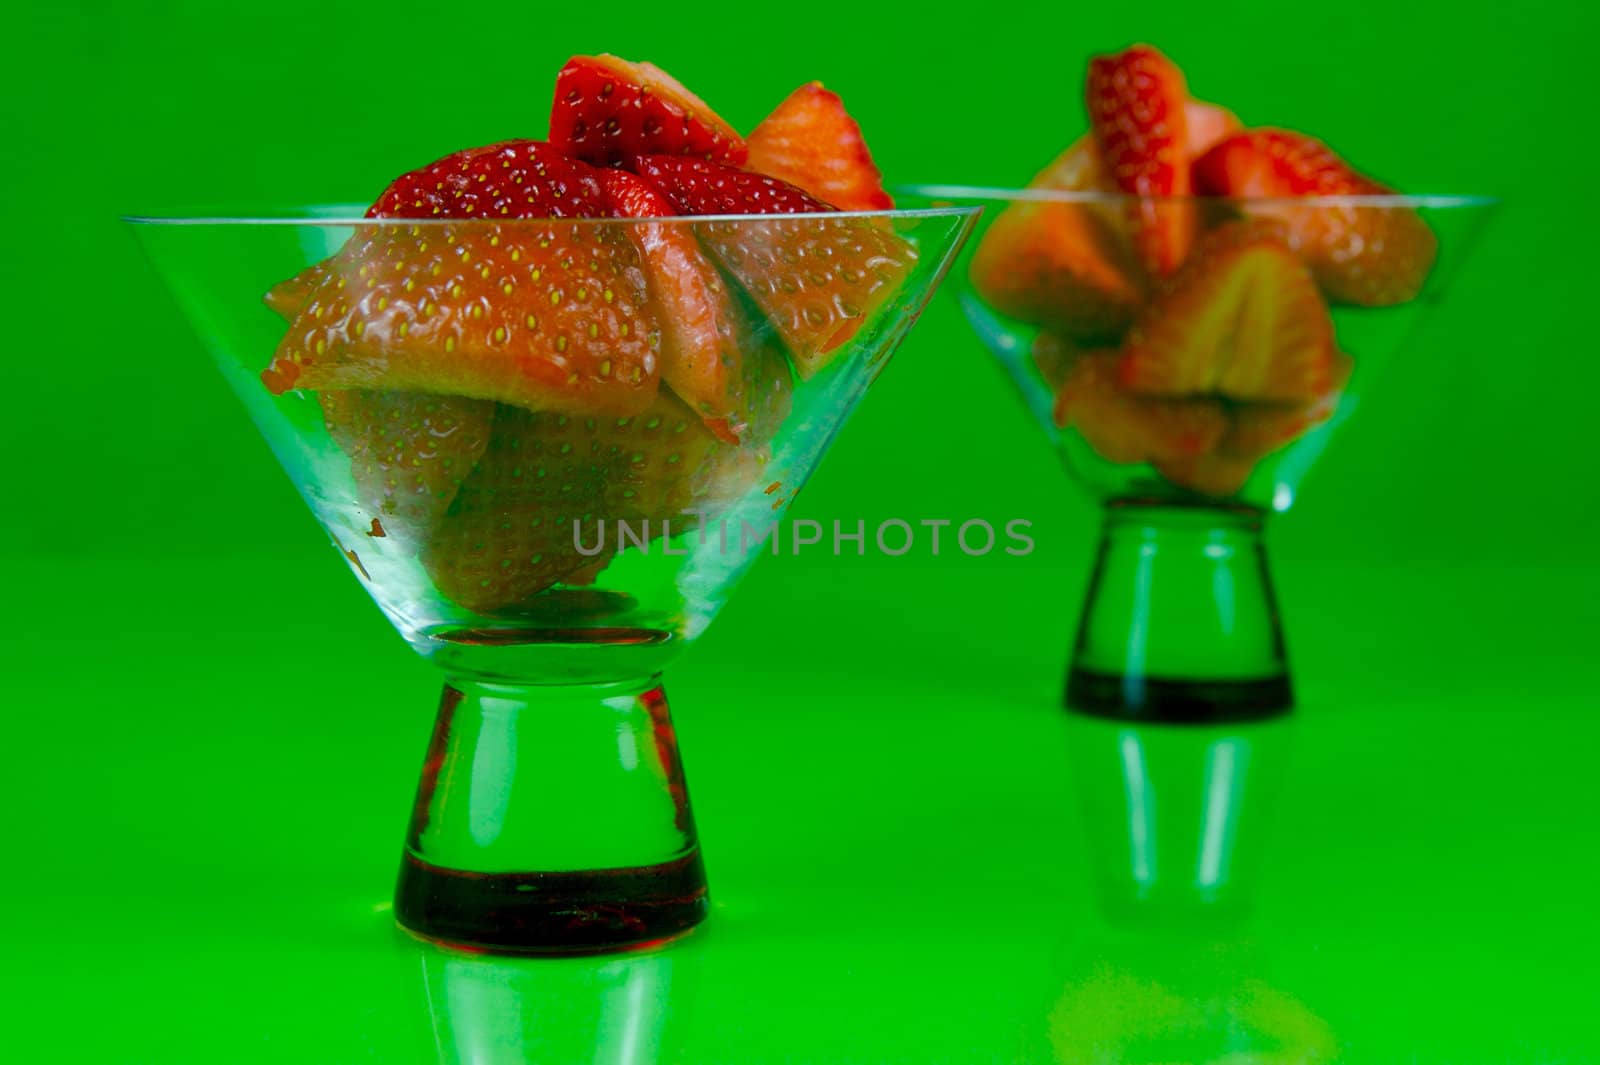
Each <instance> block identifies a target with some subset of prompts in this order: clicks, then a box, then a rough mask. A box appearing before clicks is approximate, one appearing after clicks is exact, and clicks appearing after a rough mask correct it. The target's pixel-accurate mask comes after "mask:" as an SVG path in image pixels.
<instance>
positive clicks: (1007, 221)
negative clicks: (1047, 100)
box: [969, 138, 1144, 345]
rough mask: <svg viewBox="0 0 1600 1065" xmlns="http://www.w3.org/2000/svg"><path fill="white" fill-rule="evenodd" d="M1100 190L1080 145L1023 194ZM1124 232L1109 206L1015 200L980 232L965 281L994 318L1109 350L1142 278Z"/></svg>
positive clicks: (1092, 162)
mask: <svg viewBox="0 0 1600 1065" xmlns="http://www.w3.org/2000/svg"><path fill="white" fill-rule="evenodd" d="M1103 184H1104V174H1103V171H1102V168H1101V166H1100V160H1099V154H1098V152H1097V151H1096V150H1095V146H1094V142H1093V141H1092V140H1090V139H1088V138H1085V139H1083V140H1080V141H1078V142H1077V143H1076V144H1074V145H1073V146H1072V147H1071V148H1068V149H1067V150H1066V151H1065V152H1063V153H1062V154H1061V155H1060V156H1059V157H1058V158H1057V159H1056V160H1055V161H1054V162H1052V163H1051V164H1050V165H1049V166H1048V167H1046V168H1045V169H1044V170H1043V171H1042V172H1040V173H1039V174H1038V175H1037V176H1036V177H1035V178H1034V179H1033V181H1032V182H1030V183H1029V185H1028V187H1029V188H1030V189H1042V190H1054V191H1063V192H1090V191H1096V190H1098V189H1100V188H1101V187H1102V186H1103ZM1126 229H1127V227H1126V225H1125V224H1124V222H1123V219H1122V217H1121V214H1120V212H1118V211H1117V210H1116V209H1115V208H1113V207H1112V206H1111V205H1110V204H1106V203H1094V202H1084V203H1069V202H1038V201H1019V202H1017V203H1013V204H1011V205H1009V206H1008V207H1006V209H1005V210H1003V211H1002V212H1000V215H999V217H997V218H996V219H995V220H994V222H993V223H992V224H991V225H990V226H989V228H988V230H987V231H986V232H985V233H984V235H983V239H982V241H980V242H979V244H978V248H977V250H976V251H975V252H974V253H973V256H972V265H971V268H970V271H969V276H970V278H971V280H972V285H973V287H974V288H975V289H976V290H977V291H978V294H979V295H981V296H982V297H983V298H984V299H986V300H988V302H989V304H990V305H991V306H992V307H994V309H995V310H997V311H999V312H1000V313H1001V314H1005V315H1009V316H1010V317H1012V318H1017V319H1020V320H1022V321H1025V322H1031V323H1033V324H1035V325H1041V326H1044V327H1045V328H1047V329H1051V330H1055V331H1059V332H1061V333H1062V334H1064V335H1066V336H1067V337H1070V338H1071V339H1072V340H1074V341H1076V342H1078V343H1083V344H1090V345H1093V344H1097V343H1111V344H1115V343H1116V342H1117V341H1118V340H1119V339H1121V337H1122V334H1123V332H1124V331H1125V330H1126V329H1127V328H1128V326H1129V325H1130V324H1131V323H1132V321H1133V318H1134V315H1135V314H1136V313H1137V311H1138V309H1139V306H1140V304H1141V303H1142V302H1143V300H1144V291H1143V289H1144V282H1143V271H1142V269H1141V268H1140V265H1139V262H1138V257H1137V254H1136V253H1135V251H1134V249H1133V246H1132V244H1131V243H1130V241H1129V240H1128V239H1127V236H1126Z"/></svg>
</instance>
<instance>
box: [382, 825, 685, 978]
mask: <svg viewBox="0 0 1600 1065" xmlns="http://www.w3.org/2000/svg"><path fill="white" fill-rule="evenodd" d="M706 908H707V900H706V874H705V868H704V866H703V865H702V864H701V861H700V851H699V849H698V848H696V849H695V850H694V851H693V852H692V853H691V854H688V855H685V856H684V857H682V858H679V859H677V860H675V861H671V862H664V863H662V864H660V865H652V866H645V867H642V868H636V869H597V870H590V871H586V872H562V873H505V874H498V875H497V874H492V873H487V874H486V873H460V872H454V871H451V870H449V869H439V868H436V867H434V866H431V865H429V864H428V863H426V862H422V861H418V860H417V859H416V858H414V857H412V856H410V855H407V856H406V859H405V862H404V863H403V864H402V865H401V867H400V885H399V887H398V888H397V889H396V891H395V911H396V914H397V915H398V916H399V919H400V923H401V924H402V925H404V926H405V927H407V928H409V929H410V930H412V931H413V932H415V933H417V934H418V935H420V936H422V937H423V938H425V939H431V940H434V941H435V942H439V943H443V944H446V945H448V946H456V947H466V948H469V949H487V950H493V951H498V952H506V953H529V954H535V953H541V954H542V953H559V954H584V953H590V952H595V953H599V952H603V951H613V950H629V949H638V948H641V947H650V946H655V945H657V944H659V943H660V942H662V941H663V940H667V939H672V938H674V937H676V936H679V935H682V934H683V933H684V932H687V931H688V930H689V929H691V928H693V927H694V926H695V925H697V924H699V923H700V921H702V920H703V919H704V918H705V916H706Z"/></svg>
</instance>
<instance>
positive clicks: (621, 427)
mask: <svg viewBox="0 0 1600 1065" xmlns="http://www.w3.org/2000/svg"><path fill="white" fill-rule="evenodd" d="M721 446H722V445H720V444H719V443H718V442H717V440H716V439H715V438H714V437H713V436H712V435H711V434H710V433H709V432H708V431H707V430H706V429H705V427H704V426H703V425H702V424H701V421H700V419H699V418H697V417H696V416H695V414H694V412H693V411H691V410H689V408H688V407H687V406H685V405H684V404H683V403H682V402H681V401H679V400H678V399H677V398H675V397H674V396H672V395H671V394H669V393H662V394H660V395H659V396H658V397H657V398H656V400H655V402H654V403H653V404H652V405H651V406H650V408H649V409H648V410H646V411H644V412H643V413H640V414H637V415H634V416H632V417H627V418H612V417H602V416H581V415H568V414H559V413H555V412H549V411H543V412H536V411H530V410H524V409H522V408H519V407H511V406H505V405H501V406H499V407H497V408H496V413H495V418H494V428H493V433H492V436H491V438H490V442H489V446H488V448H487V449H486V451H485V452H484V454H483V457H482V458H481V459H480V460H479V462H478V465H477V468H476V469H475V470H474V471H473V473H472V475H471V476H470V477H468V478H467V479H466V481H465V482H464V483H463V484H462V485H461V487H460V489H459V491H458V492H457V493H456V497H455V500H454V502H453V503H452V505H451V507H450V510H449V512H448V513H447V514H446V515H445V516H444V518H443V519H442V520H441V521H440V522H439V524H438V526H437V528H436V529H435V531H434V533H433V535H432V537H431V539H430V540H429V543H428V546H427V548H426V550H425V551H424V552H423V555H422V561H423V564H424V566H425V567H426V568H427V571H428V574H429V575H430V576H431V577H432V578H433V582H434V584H435V586H437V587H438V589H439V590H440V591H441V592H443V593H444V594H445V595H446V596H448V597H449V598H450V599H452V600H453V601H455V602H456V603H457V604H458V605H460V606H463V607H466V608H467V609H469V610H473V611H476V612H478V613H482V614H506V613H515V612H516V611H517V610H518V609H520V608H523V607H525V606H526V605H527V603H528V600H530V599H531V598H532V597H533V596H535V595H537V594H538V593H540V592H542V591H544V590H545V589H546V588H548V587H550V586H551V585H552V584H555V583H556V582H557V581H561V580H564V579H567V578H569V577H575V578H581V579H582V580H584V581H585V582H587V581H591V580H593V577H594V574H595V573H596V572H597V568H598V567H599V566H600V565H602V564H603V563H604V562H605V561H607V560H609V558H610V557H611V555H612V554H614V553H615V552H616V550H617V547H618V544H617V536H616V527H615V523H616V522H617V521H619V520H620V521H624V522H627V523H628V524H629V527H630V529H632V530H633V531H634V532H636V533H637V534H639V535H640V536H641V537H642V538H651V537H655V536H659V535H661V533H662V532H663V531H664V528H663V526H662V523H663V522H664V521H669V520H670V521H672V522H673V524H674V526H676V528H677V531H680V532H681V531H684V530H687V529H689V528H692V527H693V524H694V521H695V519H694V518H693V517H687V518H686V517H685V513H684V512H685V510H686V508H688V507H690V506H692V505H693V504H694V502H695V482H696V474H697V471H699V470H701V469H702V468H703V467H704V465H705V464H706V463H707V462H708V460H709V459H710V457H711V456H712V454H713V453H714V452H715V451H716V450H717V449H718V448H719V447H721ZM574 522H577V523H579V526H580V527H579V529H578V530H577V533H576V538H575V532H574V528H573V523H574ZM602 522H603V523H604V524H605V532H604V535H605V545H606V546H605V550H604V551H603V552H601V553H600V554H599V555H593V554H585V553H584V552H581V551H579V550H578V547H577V542H578V540H581V542H582V543H583V544H584V545H585V546H586V548H587V547H593V546H594V545H596V544H597V542H598V537H599V535H600V529H599V524H598V523H602ZM646 522H649V531H648V532H646V528H645V523H646Z"/></svg>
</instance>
